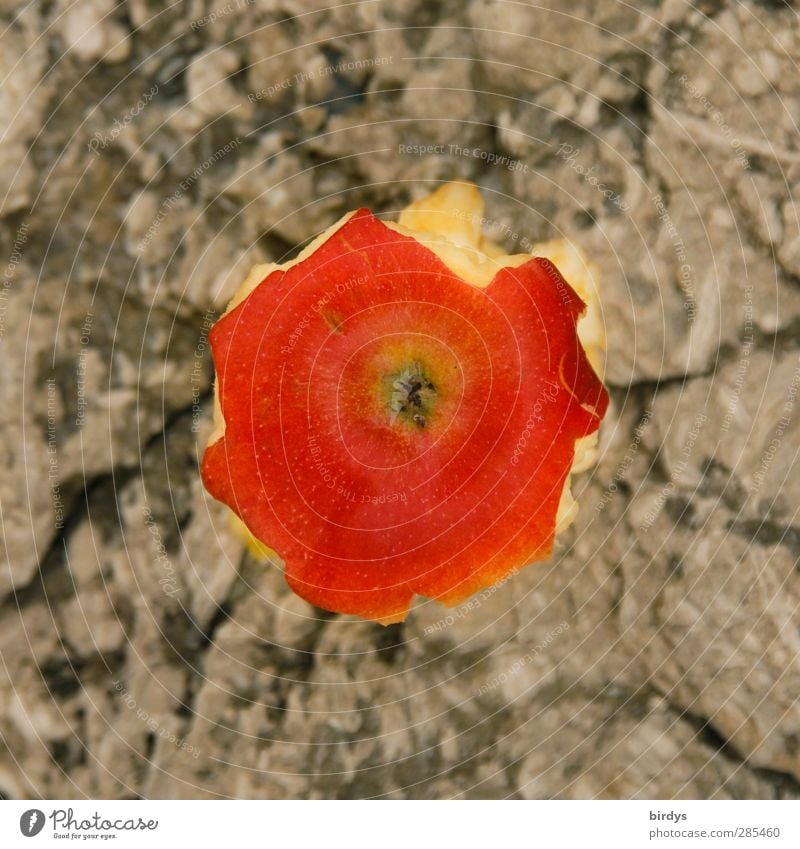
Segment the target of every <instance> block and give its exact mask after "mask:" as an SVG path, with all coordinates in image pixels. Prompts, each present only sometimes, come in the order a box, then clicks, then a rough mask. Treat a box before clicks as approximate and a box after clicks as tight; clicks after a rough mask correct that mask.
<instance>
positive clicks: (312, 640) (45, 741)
mask: <svg viewBox="0 0 800 849" xmlns="http://www.w3.org/2000/svg"><path fill="white" fill-rule="evenodd" d="M228 5H229V6H230V8H231V10H230V11H227V12H226V11H224V9H226V8H228V7H226V6H224V4H218V6H217V7H215V6H214V5H213V3H208V2H197V0H187V2H183V3H179V4H176V5H175V6H171V7H168V8H167V7H164V6H163V5H162V4H157V3H155V2H149V0H129V2H126V3H122V4H119V5H116V4H114V3H112V2H111V0H87V2H85V3H81V4H76V5H74V6H73V5H70V4H69V3H68V2H66V0H55V2H46V3H45V2H41V3H34V4H31V5H29V6H27V7H25V9H23V10H20V9H19V8H18V4H17V3H15V2H12V0H1V2H0V10H2V14H3V16H4V20H5V23H4V27H5V26H6V25H7V26H8V29H5V31H4V34H3V35H2V36H1V37H0V43H1V46H2V49H0V65H2V76H3V78H4V82H3V85H2V89H1V91H2V93H1V94H0V99H1V100H2V103H3V104H4V108H3V109H2V110H0V115H2V118H0V121H1V122H2V126H3V133H2V156H0V170H2V173H3V181H2V183H3V186H4V187H6V191H5V193H4V197H3V199H2V207H1V208H0V253H2V256H3V257H4V261H3V266H4V268H5V273H4V276H3V279H2V289H0V319H2V323H1V324H0V345H2V352H3V365H4V367H3V369H2V370H1V371H0V397H2V399H3V403H2V405H0V434H2V436H1V438H0V457H1V458H2V461H1V462H2V473H1V474H0V516H1V518H2V538H3V545H2V552H1V553H2V557H3V564H2V568H0V651H1V653H2V661H3V662H2V666H1V667H0V731H1V732H2V734H1V735H0V793H2V794H3V795H4V796H7V797H15V798H20V797H50V798H65V797H66V798H73V797H75V798H78V797H84V796H89V797H111V798H130V797H168V798H169V797H188V798H197V797H219V796H232V797H250V798H264V797H266V798H295V797H300V798H305V797H312V798H314V797H336V798H353V797H367V796H370V797H373V796H389V797H395V798H410V797H411V798H418V797H424V798H446V797H453V796H462V797H463V796H466V797H491V798H495V797H512V798H550V797H558V798H591V797H605V798H631V797H638V798H671V797H678V798H680V797H701V798H705V797H719V798H797V797H800V705H799V704H798V693H800V661H799V659H798V649H800V631H799V630H798V629H799V628H800V611H799V610H798V605H799V604H800V572H799V571H798V567H799V566H800V522H799V521H798V514H797V509H798V504H800V469H799V468H798V460H797V453H798V446H799V445H800V439H799V437H800V425H799V424H798V422H799V421H800V406H798V404H797V399H796V396H797V391H798V386H799V385H800V220H799V219H798V211H797V201H798V198H800V145H798V127H797V118H798V116H800V74H798V73H797V64H796V63H797V61H798V59H799V58H800V27H798V20H797V9H796V6H795V4H793V3H783V2H752V0H745V2H713V1H712V0H702V1H701V2H698V3H695V4H694V5H690V4H687V3H685V2H683V0H665V2H644V3H640V4H638V6H631V5H627V4H623V3H618V2H615V0H601V2H589V0H581V2H578V3H570V4H564V3H558V2H545V3H542V4H539V5H538V6H537V7H536V8H533V7H526V6H524V5H520V4H512V3H506V2H500V0H498V2H494V0H482V2H476V3H471V4H461V3H458V2H439V3H429V2H424V3H416V2H383V0H381V2H377V3H360V4H353V5H348V6H338V7H337V6H333V5H329V6H327V7H326V8H322V6H323V5H324V4H307V3H305V2H302V0H285V1H284V2H280V3H279V2H272V0H263V2H258V0H257V2H254V3H253V4H251V5H249V6H247V7H246V8H245V7H241V8H240V6H232V5H231V4H228ZM326 69H327V70H326ZM401 144H402V145H404V146H414V145H417V146H423V147H428V148H429V149H430V150H431V151H432V152H429V153H424V152H423V153H422V155H419V154H414V153H405V152H402V153H401V152H400V147H399V146H400V145H401ZM403 150H405V147H404V148H403ZM464 151H467V152H466V153H465V152H464ZM489 153H491V154H493V156H489ZM459 177H460V178H464V179H470V180H473V181H475V182H477V183H478V184H479V185H480V186H481V187H482V189H483V190H484V195H485V197H486V200H487V211H486V216H487V221H486V229H487V230H488V231H490V232H493V233H495V234H496V235H497V236H499V238H500V239H501V240H502V241H503V243H504V245H505V247H506V248H508V249H512V248H513V247H514V243H515V242H516V241H518V240H519V237H520V236H523V235H524V236H525V237H527V238H529V239H530V240H531V241H535V240H543V239H550V238H566V239H569V240H572V241H574V242H576V243H577V244H579V245H581V247H582V248H583V249H584V250H585V251H586V252H587V253H588V254H589V255H590V256H591V258H592V259H593V261H594V262H595V263H596V264H597V266H598V268H599V270H600V273H601V277H602V303H603V312H604V319H605V322H606V327H607V330H608V336H609V351H608V365H607V382H608V384H609V386H610V390H611V393H612V397H613V403H612V409H611V411H610V413H609V416H608V418H607V420H606V422H605V425H604V428H603V436H602V456H601V460H600V463H599V465H598V466H597V468H596V469H595V470H594V471H593V472H592V473H591V474H585V475H583V476H581V478H580V480H579V482H578V493H576V494H577V495H578V500H579V502H580V504H581V510H580V514H579V516H578V519H577V522H576V524H575V525H574V527H573V528H572V529H571V530H570V531H569V533H568V535H567V537H566V538H565V541H564V542H563V543H562V544H561V545H560V546H559V548H558V551H557V552H556V554H555V555H554V557H553V558H552V560H551V561H549V562H548V563H545V564H541V565H539V566H537V567H535V568H531V569H528V570H526V571H525V572H523V573H522V574H521V575H519V576H517V577H516V578H515V579H514V580H513V581H510V582H508V583H506V584H504V585H503V586H500V587H498V588H496V590H494V591H491V592H487V593H484V594H482V595H481V596H479V597H478V598H477V599H475V600H473V602H471V603H470V604H469V605H467V606H464V607H462V608H458V609H456V610H454V611H447V610H445V609H443V608H439V607H436V606H435V605H432V604H425V605H420V606H419V607H418V608H417V609H416V610H415V611H414V612H413V613H412V615H411V617H410V618H409V620H408V621H407V622H406V623H405V624H404V625H399V626H392V627H390V628H386V629H384V628H381V627H380V626H377V625H373V624H370V623H366V622H361V621H355V620H351V619H348V618H346V617H340V616H335V615H330V614H326V613H324V612H321V611H318V610H314V609H313V608H311V607H310V606H309V605H307V604H306V603H305V602H303V601H301V600H300V599H298V598H296V597H294V596H293V595H291V594H290V593H289V592H288V590H287V588H286V586H285V585H284V582H283V579H282V576H281V574H280V570H279V568H278V567H277V566H274V565H273V566H268V567H264V566H263V565H261V564H259V563H258V562H256V561H255V560H254V559H253V558H252V557H251V556H250V555H249V554H246V553H244V552H243V550H242V546H241V544H240V543H239V542H238V541H237V539H236V538H235V537H234V536H233V534H232V532H231V530H230V527H229V525H228V522H227V519H226V517H225V515H224V509H223V508H222V507H221V506H220V505H218V504H216V503H213V502H211V501H210V500H209V499H208V498H207V497H205V496H204V493H203V490H202V487H201V485H200V481H199V476H198V459H199V456H200V453H201V451H202V448H203V446H204V444H205V440H206V438H207V436H208V432H209V426H210V397H211V396H210V388H211V379H212V371H211V364H210V357H209V352H208V346H207V341H206V337H207V331H208V326H209V324H210V322H211V321H213V318H214V316H216V315H218V314H219V313H220V311H221V310H222V309H223V308H224V304H225V301H226V299H227V298H228V297H229V296H230V294H231V293H232V291H233V290H234V289H235V287H236V285H237V284H238V282H239V281H240V280H241V278H242V276H243V275H244V273H245V272H246V270H247V269H248V268H249V266H250V265H251V264H253V263H254V262H257V261H258V262H264V261H269V260H279V259H281V258H285V257H287V256H290V255H292V254H293V252H295V251H296V250H297V248H298V247H299V246H300V245H302V244H304V243H305V242H307V241H308V239H309V238H310V237H311V236H313V235H314V234H316V233H318V232H319V231H321V230H322V229H324V228H325V227H327V226H328V225H329V224H330V223H331V222H332V221H334V220H335V219H336V218H337V217H339V216H340V215H341V214H342V213H343V212H345V211H347V210H349V209H352V208H355V207H357V206H360V205H365V206H368V207H370V208H372V209H374V210H378V211H383V212H392V211H394V210H397V209H398V208H399V207H401V206H402V205H404V204H405V203H407V202H408V201H409V200H410V199H412V198H416V197H419V196H421V195H422V194H424V193H425V192H426V191H427V190H429V189H430V187H431V186H432V185H435V184H436V183H438V182H439V181H443V180H448V179H454V178H459ZM623 199H624V203H622V202H621V201H622V200H623ZM615 201H616V202H615ZM563 623H566V627H565V626H564V624H563ZM555 633H557V634H558V636H557V637H556V638H553V639H550V640H548V639H547V638H548V635H551V634H555ZM543 642H544V643H545V644H546V648H545V649H543V650H541V651H539V650H535V649H534V647H536V646H537V645H540V644H542V643H543Z"/></svg>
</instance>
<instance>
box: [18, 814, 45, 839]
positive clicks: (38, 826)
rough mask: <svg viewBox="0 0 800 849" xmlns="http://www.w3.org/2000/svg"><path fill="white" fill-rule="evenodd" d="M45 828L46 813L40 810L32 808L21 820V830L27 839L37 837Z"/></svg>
mask: <svg viewBox="0 0 800 849" xmlns="http://www.w3.org/2000/svg"><path fill="white" fill-rule="evenodd" d="M43 828H44V813H43V812H42V811H40V810H39V809H38V808H31V809H30V810H29V811H25V813H24V814H23V815H22V816H21V817H20V818H19V830H20V831H21V832H22V833H23V834H24V835H25V837H36V835H37V834H38V833H39V832H40V831H41V830H42V829H43Z"/></svg>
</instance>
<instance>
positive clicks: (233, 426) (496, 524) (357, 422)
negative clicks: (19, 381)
mask: <svg viewBox="0 0 800 849" xmlns="http://www.w3.org/2000/svg"><path fill="white" fill-rule="evenodd" d="M476 191H477V190H475V189H474V187H469V186H466V185H465V184H461V183H458V184H449V186H445V187H443V188H442V189H440V190H439V192H437V193H435V194H434V195H433V196H431V198H429V199H427V206H426V205H425V203H426V202H418V203H417V204H415V205H412V207H411V208H409V210H407V211H406V212H405V213H404V214H403V216H401V218H400V222H399V224H391V223H384V222H382V221H380V220H378V219H377V218H376V217H375V216H374V215H372V214H371V213H370V212H369V211H368V210H366V209H360V210H358V211H357V212H355V213H352V214H350V215H348V216H346V217H345V218H344V219H343V220H342V221H340V222H339V223H338V224H337V225H335V226H334V227H333V228H331V229H330V230H329V231H327V232H326V233H325V234H323V236H322V237H320V238H319V239H317V240H316V241H315V242H314V243H313V244H312V245H310V246H309V248H307V249H306V250H305V251H303V253H302V254H301V255H300V257H298V259H297V260H295V261H294V262H292V263H287V264H286V265H284V266H271V267H263V266H259V267H257V268H256V269H254V271H253V273H252V274H251V275H250V277H249V278H248V280H247V281H245V284H244V286H243V287H242V290H241V291H240V293H239V294H238V295H237V296H236V297H235V298H234V301H233V302H232V304H231V307H230V308H229V310H228V312H227V313H226V314H225V315H224V316H223V317H222V318H221V319H220V320H219V321H218V322H217V324H216V325H215V326H214V328H213V329H212V331H211V334H210V342H211V348H212V352H213V357H214V365H215V368H216V373H217V382H216V404H217V415H216V419H217V426H216V428H215V431H214V433H213V434H212V437H211V439H210V442H209V445H208V448H207V450H206V452H205V455H204V457H203V463H202V477H203V481H204V483H205V486H206V488H207V489H208V491H209V492H210V493H211V495H213V496H214V497H215V498H217V499H219V500H220V501H223V502H224V503H225V504H227V505H228V506H229V507H230V508H231V509H232V510H233V512H234V513H235V514H236V515H237V516H238V517H239V519H240V520H241V521H242V522H243V523H244V524H245V525H246V527H247V529H248V530H249V532H250V533H251V534H252V535H253V536H254V537H255V538H256V540H258V541H260V542H261V543H263V544H264V545H266V546H269V548H271V549H272V550H274V551H275V552H276V553H277V554H278V555H279V557H280V558H281V560H282V561H283V563H284V568H285V575H286V580H287V581H288V583H289V585H290V587H291V588H292V589H293V590H294V591H295V592H296V593H297V594H298V595H300V596H301V597H302V598H304V599H306V600H307V601H309V602H311V603H313V604H315V605H317V606H319V607H322V608H324V609H327V610H331V611H337V612H341V613H350V614H356V615H358V616H361V617H364V618H367V619H373V620H377V621H380V622H383V623H389V622H396V621H399V620H402V619H404V618H405V616H406V614H407V612H408V610H409V607H410V605H411V602H412V600H413V598H414V596H415V595H421V596H426V597H428V598H434V599H437V600H439V601H441V602H443V603H445V604H448V605H452V604H457V603H459V602H460V601H462V600H463V599H465V598H466V597H468V596H469V595H471V594H473V593H475V592H477V591H479V590H480V589H482V588H484V587H486V586H488V585H490V584H493V583H495V582H497V581H499V580H502V579H504V578H505V577H507V576H508V575H509V574H511V573H512V572H515V571H517V570H519V569H520V568H521V567H523V566H525V565H528V564H530V563H534V562H536V561H540V560H542V559H544V558H547V557H548V556H549V555H550V553H551V551H552V547H553V542H554V539H555V535H556V532H557V530H560V529H561V528H562V527H563V526H564V525H565V524H566V523H567V522H568V521H569V519H571V515H572V513H573V512H574V503H573V502H572V500H571V496H570V492H569V475H570V473H571V471H572V470H573V466H574V464H575V462H576V445H577V446H578V447H579V448H580V447H581V446H583V447H584V449H586V450H588V449H589V448H590V446H591V441H592V435H593V434H595V433H596V431H597V429H598V427H599V425H600V421H601V419H602V417H603V415H604V413H605V411H606V407H607V404H608V396H607V394H606V391H605V389H604V388H603V385H602V383H601V381H600V380H599V378H598V377H597V375H596V373H595V371H594V369H593V368H592V365H591V363H590V361H589V359H588V358H587V353H586V351H585V350H584V346H583V345H582V343H581V339H580V337H579V333H578V329H577V326H578V322H579V319H580V318H581V315H582V313H583V312H584V309H585V304H584V302H583V300H582V299H581V298H580V297H579V296H578V294H576V292H575V291H574V290H573V288H572V287H571V286H570V285H569V284H568V283H567V281H566V280H565V279H564V277H562V275H561V273H560V272H559V271H558V269H557V268H556V267H555V265H554V264H553V263H552V262H550V261H549V260H547V259H544V258H541V257H532V256H530V255H525V254H516V255H512V256H503V255H501V254H500V253H499V252H497V251H496V250H491V249H489V248H488V246H486V245H484V244H482V243H481V240H482V236H481V235H480V228H479V227H478V228H476V227H475V226H474V222H470V221H468V220H466V219H464V217H463V215H462V216H461V217H459V215H456V214H454V211H453V210H454V209H455V208H456V207H458V209H462V208H463V206H464V204H458V203H455V202H453V201H452V198H453V197H456V198H458V197H460V196H462V195H463V194H464V193H467V194H469V196H470V197H472V196H473V195H472V193H473V192H476ZM448 198H450V202H449V205H448ZM420 203H421V205H420ZM426 210H427V213H426ZM434 213H435V214H434ZM426 214H429V215H430V214H434V218H437V217H438V222H437V224H436V225H434V226H428V225H427V224H425V221H424V220H423V221H422V223H421V222H420V216H424V215H426Z"/></svg>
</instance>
